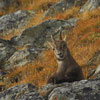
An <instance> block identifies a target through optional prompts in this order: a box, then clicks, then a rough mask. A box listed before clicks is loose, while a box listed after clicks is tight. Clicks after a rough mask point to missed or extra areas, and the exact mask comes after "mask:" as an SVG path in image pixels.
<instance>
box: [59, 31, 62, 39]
mask: <svg viewBox="0 0 100 100" xmlns="http://www.w3.org/2000/svg"><path fill="white" fill-rule="evenodd" d="M59 39H60V40H62V34H61V32H59Z"/></svg>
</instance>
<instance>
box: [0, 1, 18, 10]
mask: <svg viewBox="0 0 100 100" xmlns="http://www.w3.org/2000/svg"><path fill="white" fill-rule="evenodd" d="M15 1H17V0H0V10H1V11H5V10H6V8H7V7H9V6H11V5H12V4H13V3H14V2H15Z"/></svg>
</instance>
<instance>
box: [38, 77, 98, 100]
mask: <svg viewBox="0 0 100 100" xmlns="http://www.w3.org/2000/svg"><path fill="white" fill-rule="evenodd" d="M50 89H51V91H50ZM48 90H49V93H48V92H47V94H45V97H46V96H47V97H46V98H45V100H99V99H100V92H99V90H100V79H94V80H82V81H78V82H73V83H67V82H66V83H63V84H58V85H51V84H47V85H46V86H44V87H43V88H42V89H41V90H40V91H41V92H42V91H48Z"/></svg>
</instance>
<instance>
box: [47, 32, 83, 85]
mask: <svg viewBox="0 0 100 100" xmlns="http://www.w3.org/2000/svg"><path fill="white" fill-rule="evenodd" d="M51 39H52V44H51V43H50V42H48V43H49V45H50V46H51V48H52V50H53V51H54V54H55V56H56V60H57V63H58V69H57V70H56V72H54V73H53V74H52V75H51V77H50V78H49V79H48V82H47V83H55V84H59V83H62V82H74V81H80V80H82V79H84V77H83V73H82V70H81V68H80V66H79V65H78V64H77V62H76V61H75V60H74V58H73V57H72V56H71V54H70V51H69V49H68V48H67V44H66V36H65V38H64V40H63V39H62V36H61V33H60V40H54V38H53V36H51Z"/></svg>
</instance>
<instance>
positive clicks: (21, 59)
mask: <svg viewBox="0 0 100 100" xmlns="http://www.w3.org/2000/svg"><path fill="white" fill-rule="evenodd" d="M33 59H35V54H34V53H31V52H30V51H28V50H27V49H23V50H17V51H16V52H14V54H13V55H12V56H11V57H10V58H9V59H8V60H7V63H5V64H4V65H3V68H4V69H6V70H8V69H11V68H14V67H19V66H23V65H25V64H27V63H29V62H31V61H32V60H33Z"/></svg>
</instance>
